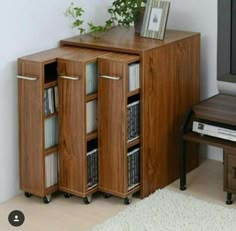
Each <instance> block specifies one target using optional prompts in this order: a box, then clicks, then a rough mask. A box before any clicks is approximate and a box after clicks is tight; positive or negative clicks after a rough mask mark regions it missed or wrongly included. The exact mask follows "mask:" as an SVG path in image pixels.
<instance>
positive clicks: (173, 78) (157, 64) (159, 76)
mask: <svg viewBox="0 0 236 231" xmlns="http://www.w3.org/2000/svg"><path fill="white" fill-rule="evenodd" d="M143 59H144V64H143V68H144V79H143V88H142V94H143V103H142V105H143V110H142V113H143V114H142V124H143V126H142V137H143V140H142V144H143V155H142V160H141V161H142V194H143V196H147V195H148V194H150V193H152V192H153V191H155V189H156V188H161V187H164V186H165V185H167V184H169V183H170V182H172V181H174V180H175V179H176V178H178V177H179V152H180V140H181V136H180V125H181V123H182V122H183V119H184V115H185V113H186V111H187V109H188V107H190V106H191V105H193V104H195V103H198V102H199V36H195V37H192V38H188V39H184V40H180V41H177V42H175V43H172V44H169V45H168V46H163V47H160V48H158V49H153V50H151V51H147V52H145V53H144V58H143ZM196 156H197V155H196ZM193 158H194V157H193Z"/></svg>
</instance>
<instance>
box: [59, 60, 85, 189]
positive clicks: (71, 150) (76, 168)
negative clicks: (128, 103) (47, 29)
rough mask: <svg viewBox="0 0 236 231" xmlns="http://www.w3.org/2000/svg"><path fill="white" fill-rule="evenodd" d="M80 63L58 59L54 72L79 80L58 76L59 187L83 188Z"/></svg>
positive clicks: (83, 151)
mask: <svg viewBox="0 0 236 231" xmlns="http://www.w3.org/2000/svg"><path fill="white" fill-rule="evenodd" d="M84 68H85V67H84V64H83V63H81V62H76V61H71V60H65V59H58V73H59V75H60V73H63V74H62V75H67V76H71V77H79V78H80V79H79V80H74V81H73V80H67V79H62V78H59V79H58V92H59V110H58V111H59V113H58V115H59V117H58V119H59V153H60V154H59V155H60V157H59V159H60V177H59V188H61V187H63V188H68V189H71V190H75V191H81V192H84V191H85V190H86V188H85V185H86V178H85V177H86V171H85V170H86V165H85V164H86V163H87V162H86V137H85V129H86V127H85V124H86V123H85V122H86V117H85V116H86V114H85V104H84V102H85V88H84V86H85V75H84Z"/></svg>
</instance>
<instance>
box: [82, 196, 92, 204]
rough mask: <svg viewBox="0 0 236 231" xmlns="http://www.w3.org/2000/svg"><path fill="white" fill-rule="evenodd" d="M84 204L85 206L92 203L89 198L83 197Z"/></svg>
mask: <svg viewBox="0 0 236 231" xmlns="http://www.w3.org/2000/svg"><path fill="white" fill-rule="evenodd" d="M83 200H84V203H85V204H86V205H88V204H90V203H91V201H92V197H91V196H90V197H89V196H87V197H84V199H83Z"/></svg>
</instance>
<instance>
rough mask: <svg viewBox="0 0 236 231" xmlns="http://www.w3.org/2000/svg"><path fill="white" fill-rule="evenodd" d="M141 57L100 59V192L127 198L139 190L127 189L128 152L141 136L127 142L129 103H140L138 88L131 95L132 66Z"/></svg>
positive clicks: (137, 187)
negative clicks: (129, 87)
mask: <svg viewBox="0 0 236 231" xmlns="http://www.w3.org/2000/svg"><path fill="white" fill-rule="evenodd" d="M139 59H140V58H139V56H138V55H129V54H120V53H109V54H107V55H104V56H102V57H100V58H98V70H99V82H98V83H99V84H98V86H99V88H98V98H99V107H98V123H99V128H98V137H99V149H100V152H99V190H100V191H103V192H105V193H107V194H113V195H116V196H119V197H122V198H124V201H125V203H129V196H130V195H132V194H133V193H134V192H137V191H138V190H140V184H139V183H140V182H138V183H137V184H136V186H135V187H132V189H130V190H129V189H128V175H129V173H128V156H127V153H128V149H130V148H132V147H135V146H138V147H139V146H140V138H139V136H137V137H135V138H136V139H133V140H132V141H131V142H128V134H127V132H128V121H127V119H128V109H127V106H128V102H129V101H130V100H132V98H131V97H133V101H135V100H136V102H137V100H139V98H140V92H139V89H136V90H134V91H131V92H129V91H128V82H129V75H128V73H129V65H130V64H133V63H135V62H139V61H140V60H139Z"/></svg>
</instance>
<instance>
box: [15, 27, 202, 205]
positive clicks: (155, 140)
mask: <svg viewBox="0 0 236 231" xmlns="http://www.w3.org/2000/svg"><path fill="white" fill-rule="evenodd" d="M60 46H61V47H60V48H55V49H52V50H49V51H45V52H41V53H38V54H34V55H30V56H26V57H23V58H20V59H19V71H18V74H19V78H20V79H19V146H20V179H21V189H22V190H24V191H25V192H26V195H28V196H30V195H31V194H35V195H38V196H42V197H45V198H46V199H45V201H49V200H50V198H49V196H50V194H51V193H52V192H54V191H56V190H58V189H60V190H61V191H63V192H64V193H65V196H69V195H70V194H74V195H77V196H80V197H83V198H85V202H89V201H90V196H91V195H92V193H93V192H95V191H96V190H98V189H99V190H101V191H103V192H106V193H109V194H114V195H116V196H119V197H122V198H127V197H128V196H129V195H131V194H133V193H134V192H136V191H138V190H140V192H141V197H146V196H148V195H149V194H150V193H153V192H154V191H155V190H156V189H158V188H161V187H164V186H166V185H167V184H169V183H171V182H172V181H174V180H175V179H177V178H178V177H179V156H180V155H179V152H180V150H179V149H180V140H181V136H180V125H181V122H182V121H183V118H184V114H185V111H186V110H187V108H188V107H190V106H191V105H193V104H196V103H198V102H199V60H200V54H199V51H200V35H199V33H194V32H181V31H172V30H168V31H167V32H166V35H165V39H164V40H163V41H160V40H155V39H149V38H142V37H140V36H139V35H137V34H136V33H134V30H133V28H130V29H127V28H121V27H116V28H113V29H111V30H110V31H108V32H106V33H104V35H103V37H101V38H100V39H95V38H93V37H92V36H90V35H82V36H76V37H73V38H69V39H65V40H63V41H61V43H60ZM97 62H98V69H97V74H98V75H99V78H98V79H99V87H98V93H96V90H91V89H93V86H92V85H91V84H88V82H89V80H88V79H87V77H88V76H89V69H90V68H89V66H90V65H92V66H93V65H94V63H97ZM136 62H138V63H139V68H140V70H139V74H140V86H139V87H138V89H135V88H133V87H132V89H133V90H131V91H129V90H128V87H129V82H128V79H129V65H131V64H134V63H136ZM91 68H92V67H91ZM58 75H59V79H58ZM22 77H23V78H22ZM104 77H105V78H104ZM107 77H108V78H107ZM96 81H97V80H96ZM57 85H58V88H57V87H56V86H57ZM48 88H52V89H53V90H49V92H47V91H46V93H48V94H52V93H51V91H53V92H54V91H56V89H58V92H59V109H58V113H57V112H56V110H55V111H54V112H53V113H51V112H50V113H49V114H48V115H46V116H45V111H46V109H45V107H46V106H45V90H46V89H48ZM54 88H55V89H54ZM137 102H138V103H137ZM133 103H134V104H138V105H139V106H138V108H139V119H138V120H139V122H137V121H136V122H137V123H139V125H140V127H139V132H138V133H139V134H138V136H137V137H133V138H132V139H131V138H130V136H129V133H128V130H129V124H128V122H127V121H128V119H127V117H128V115H129V112H130V105H132V104H133ZM95 104H97V107H98V122H99V123H98V125H95V124H93V123H89V122H88V121H94V120H93V119H92V118H90V117H91V116H89V115H94V114H95V115H96V112H95V111H96V109H91V108H94V105H95ZM95 108H96V106H95ZM89 110H92V111H93V110H94V113H88V111H89ZM50 121H52V122H50ZM48 124H49V126H48ZM57 126H58V127H59V128H57ZM97 127H98V133H97V132H96V129H97ZM57 129H59V145H57V143H58V142H56V141H55V140H56V139H57V138H56V136H55V137H54V139H49V140H48V139H47V138H46V134H54V133H55V134H57V132H56V131H55V130H57ZM49 144H50V145H49ZM52 144H53V145H52ZM96 149H97V150H96ZM95 150H96V151H97V152H98V154H97V158H98V159H99V180H98V179H97V178H93V177H92V175H93V174H92V173H91V172H89V171H88V169H89V165H90V162H91V161H93V159H94V158H93V157H92V153H94V152H96V151H95ZM134 152H137V153H138V154H137V155H136V157H135V158H136V159H135V158H134V159H135V160H132V161H136V162H137V163H138V168H140V171H139V172H140V174H139V176H138V175H137V174H136V175H137V177H136V178H135V180H130V175H131V174H130V172H129V169H130V168H131V162H130V159H132V158H131V157H130V156H131V154H133V153H134ZM58 153H59V154H58ZM48 156H49V157H50V158H49V157H48ZM57 159H59V184H58V183H57V181H56V182H55V180H56V179H57V177H56V176H57V171H54V172H51V168H50V166H51V164H52V165H53V169H57V167H56V165H57V164H56V163H57V161H56V160H57ZM95 159H96V157H95ZM197 160H198V157H197V155H195V156H194V155H193V156H192V157H191V158H190V161H191V164H192V165H191V167H192V168H194V167H196V166H197V164H198V162H197ZM54 165H55V166H54ZM47 169H49V170H48V172H50V173H47ZM134 171H136V170H134ZM55 174H56V175H55ZM51 178H52V179H53V180H52V179H51ZM48 179H51V180H50V183H48ZM97 182H98V188H97V185H96V183H97Z"/></svg>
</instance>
